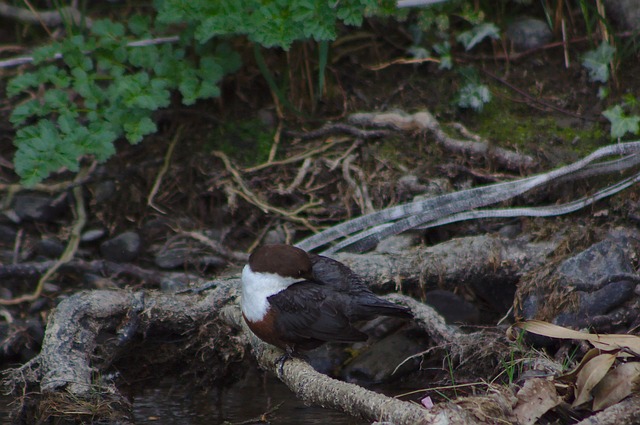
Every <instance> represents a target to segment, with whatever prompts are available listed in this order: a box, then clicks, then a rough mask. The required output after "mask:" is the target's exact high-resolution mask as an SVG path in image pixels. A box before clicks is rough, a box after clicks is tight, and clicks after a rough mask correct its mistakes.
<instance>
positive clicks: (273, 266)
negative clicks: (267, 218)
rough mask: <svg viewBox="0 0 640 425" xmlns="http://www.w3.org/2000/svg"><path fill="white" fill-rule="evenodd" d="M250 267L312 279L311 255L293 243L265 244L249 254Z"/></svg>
mask: <svg viewBox="0 0 640 425" xmlns="http://www.w3.org/2000/svg"><path fill="white" fill-rule="evenodd" d="M249 267H251V270H252V271H253V272H255V273H274V274H278V275H280V276H283V277H292V278H295V279H298V278H300V279H311V260H310V259H309V255H308V254H307V253H306V252H305V251H303V250H301V249H300V248H296V247H295V246H291V245H284V244H273V245H263V246H261V247H260V248H258V249H256V250H255V251H254V252H253V253H252V254H251V256H249Z"/></svg>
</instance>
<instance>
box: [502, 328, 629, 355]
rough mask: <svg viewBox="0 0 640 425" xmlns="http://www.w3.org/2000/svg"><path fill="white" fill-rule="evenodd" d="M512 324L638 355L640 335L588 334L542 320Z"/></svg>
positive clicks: (607, 349)
mask: <svg viewBox="0 0 640 425" xmlns="http://www.w3.org/2000/svg"><path fill="white" fill-rule="evenodd" d="M514 326H517V327H519V328H522V329H524V330H526V331H527V332H531V333H534V334H538V335H544V336H548V337H551V338H560V339H579V340H584V341H589V342H590V343H591V344H592V345H593V346H594V347H596V348H599V349H600V350H604V351H613V350H620V349H625V350H627V351H629V352H631V353H633V354H635V355H636V356H638V357H640V337H638V336H636V335H626V334H602V335H596V334H590V333H587V332H579V331H574V330H573V329H569V328H565V327H562V326H558V325H554V324H552V323H548V322H543V321H542V320H528V321H526V322H520V323H516V324H515V325H514ZM620 356H629V354H627V353H622V352H621V353H620Z"/></svg>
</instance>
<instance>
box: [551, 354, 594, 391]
mask: <svg viewBox="0 0 640 425" xmlns="http://www.w3.org/2000/svg"><path fill="white" fill-rule="evenodd" d="M600 354H602V351H600V350H598V349H597V348H592V349H591V350H589V351H587V353H586V354H585V355H584V357H583V358H582V360H580V363H579V364H578V366H576V367H575V369H573V370H572V371H571V372H569V373H567V374H564V375H561V376H558V381H562V382H566V383H569V384H574V383H575V382H576V377H577V376H578V373H579V372H580V371H581V370H582V368H583V367H584V365H586V364H587V363H588V362H589V360H591V359H593V358H594V357H597V356H599V355H600Z"/></svg>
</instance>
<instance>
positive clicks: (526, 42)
mask: <svg viewBox="0 0 640 425" xmlns="http://www.w3.org/2000/svg"><path fill="white" fill-rule="evenodd" d="M507 37H509V39H510V40H511V42H512V43H513V47H514V48H515V49H516V50H518V51H525V50H530V49H535V48H537V47H541V46H544V45H545V44H547V43H548V42H549V41H551V38H552V37H553V34H552V33H551V29H549V25H547V23H546V22H545V21H543V20H541V19H536V18H520V19H518V20H516V21H514V22H512V23H511V24H510V25H509V26H508V27H507Z"/></svg>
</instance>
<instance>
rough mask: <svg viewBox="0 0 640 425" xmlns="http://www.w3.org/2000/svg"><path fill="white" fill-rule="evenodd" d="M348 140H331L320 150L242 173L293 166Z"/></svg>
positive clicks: (267, 163) (268, 162) (312, 150)
mask: <svg viewBox="0 0 640 425" xmlns="http://www.w3.org/2000/svg"><path fill="white" fill-rule="evenodd" d="M348 140H351V139H349V138H347V137H343V138H339V139H334V140H330V141H329V142H327V143H326V144H323V145H322V146H320V147H319V148H316V149H311V150H310V151H306V152H304V153H301V154H300V155H294V156H292V157H290V158H286V159H281V160H279V161H267V162H265V163H263V164H260V165H256V166H254V167H249V168H245V169H243V170H242V171H243V172H245V173H253V172H254V171H259V170H262V169H265V168H269V167H274V166H278V165H286V164H292V163H294V162H298V161H302V160H303V159H306V158H309V157H311V156H313V155H316V154H319V153H322V152H326V151H328V150H329V149H331V148H332V147H334V146H335V145H337V144H339V143H344V142H346V141H348Z"/></svg>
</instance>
